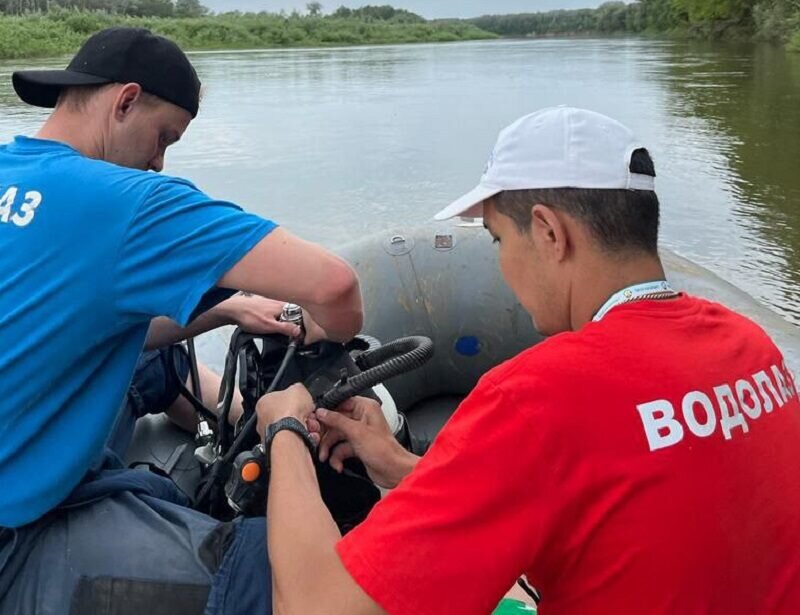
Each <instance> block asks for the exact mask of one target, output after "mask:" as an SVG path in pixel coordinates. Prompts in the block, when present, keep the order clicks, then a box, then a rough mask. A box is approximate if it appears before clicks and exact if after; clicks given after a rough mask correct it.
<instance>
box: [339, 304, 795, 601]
mask: <svg viewBox="0 0 800 615" xmlns="http://www.w3.org/2000/svg"><path fill="white" fill-rule="evenodd" d="M337 550H338V552H339V555H340V557H341V559H342V561H343V563H344V565H345V567H346V568H347V570H348V571H349V572H350V574H351V575H352V576H353V578H354V579H355V580H356V581H357V582H358V584H359V585H360V586H361V587H362V588H363V589H364V590H365V591H366V592H367V594H369V595H370V596H371V597H372V598H373V599H374V600H375V601H376V602H377V603H378V604H380V605H381V606H382V607H383V608H384V609H385V610H386V611H388V612H389V613H391V614H392V615H405V614H407V615H426V614H430V615H444V614H447V615H451V614H452V615H465V614H470V613H475V614H486V613H490V612H491V611H492V610H493V608H494V607H495V606H496V604H497V602H498V601H499V600H500V598H501V597H502V596H503V595H504V593H505V592H506V591H507V590H508V589H509V588H510V587H511V586H512V585H513V583H514V581H515V579H516V578H517V577H518V576H519V575H521V574H523V573H525V574H526V575H527V578H528V580H529V581H530V583H531V584H532V585H533V586H534V587H536V588H537V589H538V590H539V591H540V593H541V595H542V603H541V605H540V612H541V613H542V614H544V615H547V614H549V613H578V614H589V615H597V614H599V613H614V614H616V615H620V614H622V613H625V614H627V613H648V615H649V614H656V613H664V614H667V613H669V614H670V615H674V614H675V613H724V614H729V613H730V614H732V613H792V614H796V613H800V404H799V403H798V399H797V391H796V388H795V384H794V381H793V379H792V377H791V375H790V373H789V371H788V370H787V369H786V366H785V365H784V361H783V357H782V356H781V354H780V351H779V350H778V349H777V348H776V347H775V345H774V344H773V342H772V341H771V340H770V339H769V337H768V336H767V335H766V334H765V333H764V332H763V331H762V330H761V329H760V328H759V327H758V326H757V325H755V324H754V323H752V322H751V321H749V320H748V319H746V318H744V317H743V316H740V315H738V314H735V313H733V312H731V311H729V310H728V309H726V308H724V307H722V306H720V305H718V304H714V303H710V302H707V301H704V300H700V299H696V298H693V297H686V296H683V297H681V298H678V299H676V300H672V301H641V302H636V303H631V304H627V305H622V306H620V307H617V308H615V309H614V310H612V311H611V312H610V313H609V314H608V315H607V316H606V317H605V318H604V319H603V320H602V321H600V322H597V323H590V324H588V325H587V326H585V327H584V328H583V329H582V330H581V331H579V332H576V333H565V334H561V335H558V336H555V337H553V338H551V339H549V340H547V341H544V342H542V343H540V344H539V345H537V346H535V347H534V348H531V349H529V350H527V351H526V352H523V353H522V354H520V355H519V356H517V357H516V358H514V359H512V360H510V361H508V362H506V363H504V364H503V365H500V366H499V367H497V368H495V369H494V370H492V371H491V372H490V373H488V374H487V375H486V376H485V377H484V378H482V379H481V381H480V383H479V384H478V386H477V387H476V389H475V390H474V391H473V392H472V394H471V395H470V396H469V397H468V398H467V399H466V400H465V401H464V402H463V403H462V404H461V406H460V407H459V409H458V410H457V412H456V414H455V415H454V416H453V418H452V419H451V420H450V422H449V423H448V424H447V426H446V427H445V429H444V430H443V431H442V433H441V434H440V435H439V437H438V438H437V439H436V441H435V443H434V445H433V447H432V448H431V450H430V451H429V452H428V453H427V454H426V455H425V457H424V458H423V459H422V460H421V461H420V463H419V465H418V466H417V468H416V469H415V471H414V472H412V474H411V475H409V476H408V477H407V478H406V479H405V480H404V481H403V482H402V484H401V485H400V486H399V487H398V488H397V489H395V490H394V491H393V492H392V493H390V494H389V495H388V496H387V497H386V498H385V499H384V500H383V501H382V502H381V503H379V504H378V506H376V507H375V509H374V511H373V512H372V514H371V515H370V517H369V518H368V519H367V521H366V522H365V523H363V524H362V525H361V526H360V527H358V528H356V529H355V530H354V531H353V532H351V533H350V534H349V535H348V536H347V537H345V538H344V539H342V541H341V542H340V543H339V544H338V546H337Z"/></svg>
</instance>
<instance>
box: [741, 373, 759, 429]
mask: <svg viewBox="0 0 800 615" xmlns="http://www.w3.org/2000/svg"><path fill="white" fill-rule="evenodd" d="M745 394H747V395H749V396H750V402H749V403H748V401H747V397H746V395H745ZM736 399H738V400H739V406H740V407H741V408H742V410H744V413H745V414H746V415H747V416H749V417H750V418H751V419H753V420H755V419H757V418H758V417H760V416H761V400H760V399H758V395H756V390H755V387H753V385H752V384H750V383H749V382H748V381H747V380H737V381H736Z"/></svg>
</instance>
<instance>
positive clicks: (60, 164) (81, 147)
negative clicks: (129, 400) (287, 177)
mask: <svg viewBox="0 0 800 615" xmlns="http://www.w3.org/2000/svg"><path fill="white" fill-rule="evenodd" d="M13 83H14V88H15V90H16V91H17V93H18V94H19V96H20V97H21V98H22V99H23V100H24V101H26V102H28V103H30V104H33V105H38V106H43V107H54V108H55V109H54V111H53V113H52V115H51V116H50V117H49V119H48V120H47V121H46V122H45V124H44V125H43V126H42V128H41V130H40V131H39V133H38V134H37V135H36V137H35V138H29V137H17V138H16V139H15V140H14V141H13V142H11V143H9V144H7V145H4V146H0V247H1V248H2V252H3V262H4V271H5V273H4V275H3V276H2V277H0V313H2V317H0V373H2V374H3V378H2V380H0V485H2V489H0V612H17V613H26V612H53V613H57V612H73V613H84V612H101V611H100V607H99V606H98V605H100V604H106V603H109V602H113V603H117V604H131V605H132V604H139V605H154V604H158V605H160V607H161V608H166V609H168V610H169V612H174V613H183V612H197V608H200V610H201V611H202V609H203V608H206V609H207V610H206V612H209V613H221V612H226V613H227V612H238V611H235V610H232V609H234V608H239V609H248V608H253V609H257V610H259V611H260V612H264V611H265V610H266V606H265V605H267V604H268V603H269V586H268V569H267V563H266V553H265V549H264V546H263V532H264V530H263V520H262V521H260V522H259V521H257V520H256V521H257V522H256V523H254V524H249V523H247V522H236V523H233V524H219V523H217V522H216V521H214V520H213V519H210V518H208V517H205V516H203V515H199V514H197V513H194V512H192V511H189V510H187V509H185V508H182V507H181V506H178V505H176V504H172V503H169V502H166V501H164V500H163V498H158V497H154V496H162V495H164V493H161V492H160V491H159V489H161V487H163V486H159V487H156V488H153V487H152V486H142V485H139V484H138V483H137V484H135V485H133V486H132V487H131V488H129V489H123V490H121V491H120V492H119V493H117V494H116V495H113V497H109V490H108V489H104V487H103V485H102V484H101V485H99V486H98V484H91V483H90V484H87V481H86V480H85V477H86V475H87V472H88V471H89V470H90V469H91V468H93V467H96V466H97V463H98V462H99V460H100V458H101V455H102V452H103V445H104V442H105V441H106V439H107V437H108V436H109V433H110V431H111V429H112V425H113V424H114V421H115V418H116V416H117V412H118V409H119V408H120V404H121V402H122V400H123V397H124V396H125V393H126V390H127V388H128V384H129V382H130V378H131V374H132V373H133V370H134V367H135V365H136V362H137V359H138V357H139V356H140V353H141V351H142V347H143V344H144V342H145V338H146V336H147V334H148V327H149V326H150V323H151V320H152V319H153V318H155V317H159V316H165V317H167V318H169V319H171V320H172V321H174V323H169V322H168V321H156V322H157V323H158V322H161V325H157V326H166V327H185V326H187V325H188V324H189V323H190V321H192V320H193V318H194V317H195V316H196V315H197V314H198V313H199V312H200V311H201V310H203V309H207V308H208V307H209V306H211V305H213V304H214V303H217V302H219V301H221V300H223V299H225V298H226V297H228V296H230V295H231V294H233V292H235V291H236V290H243V291H247V292H251V293H254V294H257V295H261V296H264V297H271V298H274V299H278V300H281V301H292V302H295V303H299V304H301V305H302V306H303V307H304V308H305V310H306V312H307V315H308V316H309V318H308V319H307V323H309V325H310V326H309V328H308V335H309V336H311V337H313V338H321V337H328V338H330V339H333V340H346V339H349V338H350V337H352V336H353V335H354V334H355V333H357V332H358V330H359V329H360V327H361V323H362V306H361V296H360V291H359V288H358V282H357V279H356V276H355V274H354V272H353V271H352V269H351V268H350V267H349V266H348V265H347V264H346V263H345V262H343V261H342V260H341V259H339V258H338V257H336V256H334V255H332V254H330V253H329V252H327V251H325V250H324V249H322V248H320V247H318V246H315V245H313V244H310V243H307V242H304V241H302V240H300V239H298V238H296V237H294V236H292V235H291V234H290V233H288V232H287V231H285V230H283V229H280V228H278V227H276V225H275V224H274V223H273V222H270V221H268V220H265V219H262V218H260V217H258V216H255V215H251V214H248V213H245V212H243V211H242V210H241V209H240V208H239V207H237V206H236V205H233V204H231V203H228V202H224V201H218V200H214V199H211V198H210V197H208V196H206V195H205V194H203V193H202V192H200V191H199V190H198V189H197V188H196V187H195V186H194V185H192V184H191V183H189V182H188V181H185V180H182V179H177V178H173V177H168V176H163V175H159V174H157V173H148V172H147V171H151V170H152V171H156V172H158V171H161V169H162V167H163V164H164V153H165V150H166V149H167V148H168V147H169V146H170V145H172V144H173V143H175V142H176V141H178V140H179V139H180V137H181V135H182V134H183V132H184V131H185V130H186V128H187V127H188V125H189V123H190V121H191V120H192V119H193V118H194V117H195V116H196V114H197V111H198V106H199V99H200V81H199V79H198V78H197V75H196V73H195V71H194V69H193V67H192V66H191V64H190V62H189V60H188V59H187V58H186V56H185V55H184V54H183V52H181V51H180V49H179V48H178V47H177V46H176V45H175V44H174V43H172V42H171V41H169V40H167V39H165V38H162V37H159V36H155V35H153V34H152V33H150V32H149V31H147V30H143V29H134V28H112V29H109V30H105V31H103V32H100V33H98V34H96V35H94V36H92V37H91V38H90V39H89V40H88V41H87V42H86V44H85V45H84V46H83V47H82V48H81V50H80V51H79V52H78V54H77V55H76V56H75V58H74V59H73V60H72V62H71V63H70V64H69V66H68V68H67V69H66V70H64V71H22V72H17V73H15V74H14V75H13ZM141 474H146V473H137V474H136V478H134V479H132V480H133V482H134V483H136V481H138V480H139V478H138V477H139V475H141ZM100 482H101V483H102V481H100ZM114 484H118V483H114ZM76 488H77V489H76ZM164 489H165V490H166V491H169V490H168V489H167V488H166V487H164ZM112 491H113V488H112ZM175 499H178V500H179V498H175ZM3 528H4V529H3ZM259 532H260V533H261V534H262V536H261V538H260V539H259V538H258V537H257V534H258V533H259ZM248 535H249V538H248ZM259 540H261V541H262V542H259ZM248 557H249V558H250V559H249V560H248V559H247V558H248ZM235 583H238V585H236V587H235V589H232V585H231V584H235ZM232 596H233V597H235V599H236V600H235V605H234V604H233V602H232ZM137 601H138V602H137ZM191 605H194V606H191ZM198 605H199V606H198ZM262 606H263V607H264V608H263V609H262ZM201 607H202V608H201ZM130 608H134V609H136V608H137V607H134V606H131V607H130ZM141 608H150V606H142V607H141ZM187 609H188V610H187ZM192 609H194V610H192ZM115 612H123V611H115ZM125 612H127V611H125ZM131 612H133V611H131ZM151 612H156V611H152V610H151ZM159 612H160V611H159ZM253 612H255V611H253Z"/></svg>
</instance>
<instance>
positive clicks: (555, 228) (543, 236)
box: [530, 203, 570, 262]
mask: <svg viewBox="0 0 800 615" xmlns="http://www.w3.org/2000/svg"><path fill="white" fill-rule="evenodd" d="M530 232H531V238H532V239H533V241H534V243H535V244H536V245H537V247H538V248H539V250H541V251H542V253H544V254H549V255H551V256H552V257H553V258H554V259H555V260H556V261H558V262H560V261H562V260H564V258H565V257H566V256H567V253H568V252H569V246H570V236H569V229H568V227H567V226H566V225H565V224H564V221H563V220H562V219H561V216H559V215H558V213H557V212H556V211H555V210H554V209H553V208H552V207H548V206H547V205H543V204H541V203H539V204H536V205H534V206H533V207H532V208H531V228H530Z"/></svg>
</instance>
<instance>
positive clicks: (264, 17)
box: [0, 0, 496, 59]
mask: <svg viewBox="0 0 800 615" xmlns="http://www.w3.org/2000/svg"><path fill="white" fill-rule="evenodd" d="M3 1H8V0H0V2H3ZM15 1H17V0H15ZM26 1H27V0H26ZM51 1H52V0H51ZM86 1H87V2H101V1H102V0H86ZM105 1H106V2H109V3H112V2H113V3H115V4H114V6H115V7H120V6H122V2H123V1H124V0H105ZM148 1H149V0H148ZM52 4H53V5H55V2H52ZM173 8H174V9H177V3H176V4H175V6H174V7H173ZM405 13H406V12H400V13H398V14H392V15H390V16H389V17H387V18H382V17H379V16H378V14H377V13H376V14H371V13H370V12H369V11H368V12H367V13H360V14H356V15H350V16H344V15H343V14H341V13H340V14H339V15H337V14H336V13H334V14H331V15H322V14H320V13H316V14H315V13H313V12H311V11H309V13H308V14H304V15H301V14H299V13H292V14H289V15H285V14H274V13H235V12H233V13H223V14H221V15H205V16H202V17H180V16H178V15H177V14H176V15H175V16H162V15H161V14H156V15H147V16H142V15H139V14H137V13H127V12H124V11H123V10H122V9H119V8H117V9H116V10H111V8H110V6H105V7H103V9H102V10H89V9H86V10H83V9H82V8H80V9H78V8H63V7H59V6H57V5H56V6H52V5H51V7H50V8H49V9H48V10H42V11H39V12H29V13H27V14H25V15H22V16H19V15H5V16H2V15H0V59H2V58H27V57H36V56H53V55H60V54H67V53H72V52H74V51H75V50H76V49H77V48H78V47H79V46H80V45H81V44H82V43H83V41H85V40H86V38H87V37H88V36H89V35H90V34H92V33H94V32H97V31H98V30H102V29H103V28H107V27H111V26H114V25H128V26H138V27H145V28H150V29H151V30H153V31H154V32H157V33H159V34H163V35H164V36H168V37H170V38H171V39H173V40H175V41H176V42H177V43H178V44H179V45H181V46H182V47H183V48H184V49H190V50H199V49H262V48H272V47H316V46H328V45H362V44H396V43H418V42H431V43H433V42H451V41H463V40H476V39H487V38H495V37H496V35H495V34H492V33H489V32H486V31H484V30H481V29H479V28H478V27H476V26H475V25H474V24H471V23H469V22H466V21H456V22H430V21H426V20H424V19H422V18H421V17H419V18H418V19H413V18H411V17H410V16H411V15H413V14H405Z"/></svg>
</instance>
